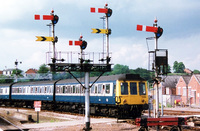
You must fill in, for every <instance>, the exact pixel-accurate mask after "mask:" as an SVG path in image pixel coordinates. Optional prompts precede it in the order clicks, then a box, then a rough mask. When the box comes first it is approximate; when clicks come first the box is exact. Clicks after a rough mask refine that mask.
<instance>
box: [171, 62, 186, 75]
mask: <svg viewBox="0 0 200 131" xmlns="http://www.w3.org/2000/svg"><path fill="white" fill-rule="evenodd" d="M184 69H185V65H184V64H183V62H177V61H175V62H174V66H173V70H174V73H184Z"/></svg>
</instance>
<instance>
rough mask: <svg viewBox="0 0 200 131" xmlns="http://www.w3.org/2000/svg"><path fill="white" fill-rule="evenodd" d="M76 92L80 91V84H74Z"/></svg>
mask: <svg viewBox="0 0 200 131" xmlns="http://www.w3.org/2000/svg"><path fill="white" fill-rule="evenodd" d="M76 93H80V86H79V85H76Z"/></svg>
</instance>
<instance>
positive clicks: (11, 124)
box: [0, 114, 28, 131]
mask: <svg viewBox="0 0 200 131" xmlns="http://www.w3.org/2000/svg"><path fill="white" fill-rule="evenodd" d="M0 130H3V131H10V130H12V131H27V130H28V129H24V128H23V127H22V125H21V123H20V121H18V120H16V119H14V118H12V117H9V116H6V115H3V114H0Z"/></svg>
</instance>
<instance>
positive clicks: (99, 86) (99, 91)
mask: <svg viewBox="0 0 200 131" xmlns="http://www.w3.org/2000/svg"><path fill="white" fill-rule="evenodd" d="M101 91H102V84H98V94H101Z"/></svg>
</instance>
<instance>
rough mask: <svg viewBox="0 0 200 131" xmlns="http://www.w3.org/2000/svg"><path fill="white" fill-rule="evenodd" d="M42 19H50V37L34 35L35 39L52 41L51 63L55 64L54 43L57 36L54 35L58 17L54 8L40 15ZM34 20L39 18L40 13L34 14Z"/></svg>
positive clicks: (56, 40)
mask: <svg viewBox="0 0 200 131" xmlns="http://www.w3.org/2000/svg"><path fill="white" fill-rule="evenodd" d="M42 18H43V20H51V25H52V27H53V28H52V33H53V36H52V37H47V36H36V37H37V40H36V41H52V44H53V58H52V63H53V64H55V63H56V61H57V59H56V51H55V43H56V42H58V37H57V36H55V24H57V23H58V20H59V17H58V16H57V15H54V10H52V11H51V13H50V15H43V16H42ZM34 19H35V20H40V15H38V14H37V15H35V16H34Z"/></svg>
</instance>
